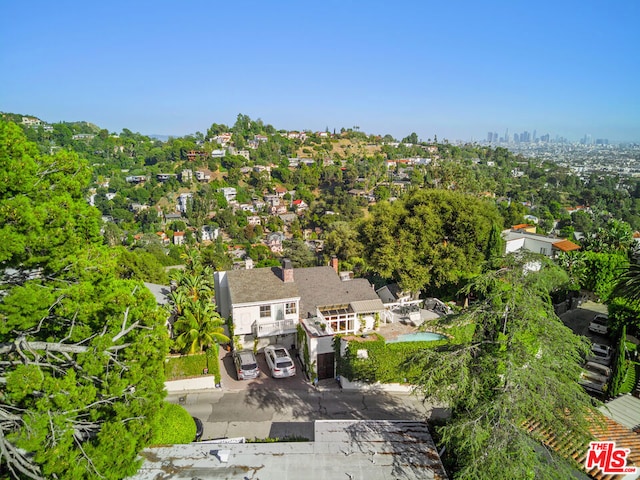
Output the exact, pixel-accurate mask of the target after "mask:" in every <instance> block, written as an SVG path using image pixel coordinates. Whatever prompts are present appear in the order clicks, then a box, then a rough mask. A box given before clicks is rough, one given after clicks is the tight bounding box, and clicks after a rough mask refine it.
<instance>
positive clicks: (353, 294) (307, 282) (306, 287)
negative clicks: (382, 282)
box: [293, 267, 384, 318]
mask: <svg viewBox="0 0 640 480" xmlns="http://www.w3.org/2000/svg"><path fill="white" fill-rule="evenodd" d="M293 278H294V281H295V283H296V284H297V285H298V290H299V291H300V317H302V318H305V317H315V316H316V307H320V306H323V305H339V304H347V303H351V302H357V301H362V300H378V301H380V299H379V298H378V295H376V292H375V291H374V290H373V288H371V284H370V283H369V281H368V280H366V279H364V278H356V279H354V280H347V281H344V282H343V281H342V280H340V277H339V276H338V274H337V273H336V272H335V270H334V269H333V268H331V267H313V268H297V269H295V270H294V271H293ZM381 306H382V304H381ZM383 308H384V307H383ZM383 308H380V310H382V309H383Z"/></svg>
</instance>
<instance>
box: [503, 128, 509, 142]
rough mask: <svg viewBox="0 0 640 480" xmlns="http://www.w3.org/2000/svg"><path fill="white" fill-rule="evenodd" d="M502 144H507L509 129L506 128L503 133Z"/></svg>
mask: <svg viewBox="0 0 640 480" xmlns="http://www.w3.org/2000/svg"><path fill="white" fill-rule="evenodd" d="M504 143H509V129H508V128H507V129H506V130H505V132H504Z"/></svg>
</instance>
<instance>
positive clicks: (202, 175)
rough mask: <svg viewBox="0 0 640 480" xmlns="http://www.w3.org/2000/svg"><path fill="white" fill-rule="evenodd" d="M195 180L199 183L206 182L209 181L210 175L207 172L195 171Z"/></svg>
mask: <svg viewBox="0 0 640 480" xmlns="http://www.w3.org/2000/svg"><path fill="white" fill-rule="evenodd" d="M196 180H198V181H199V182H208V181H209V180H211V174H210V173H209V172H207V171H203V170H196Z"/></svg>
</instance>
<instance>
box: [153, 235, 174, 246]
mask: <svg viewBox="0 0 640 480" xmlns="http://www.w3.org/2000/svg"><path fill="white" fill-rule="evenodd" d="M156 235H157V236H158V238H159V239H160V243H161V244H162V245H164V246H165V247H166V246H168V245H169V244H170V243H171V240H170V239H169V237H168V236H167V234H166V233H164V232H156Z"/></svg>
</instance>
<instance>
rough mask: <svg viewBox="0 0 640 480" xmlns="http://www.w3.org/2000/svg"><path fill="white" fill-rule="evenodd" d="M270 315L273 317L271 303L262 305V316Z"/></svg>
mask: <svg viewBox="0 0 640 480" xmlns="http://www.w3.org/2000/svg"><path fill="white" fill-rule="evenodd" d="M268 317H271V305H261V306H260V318H268Z"/></svg>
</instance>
